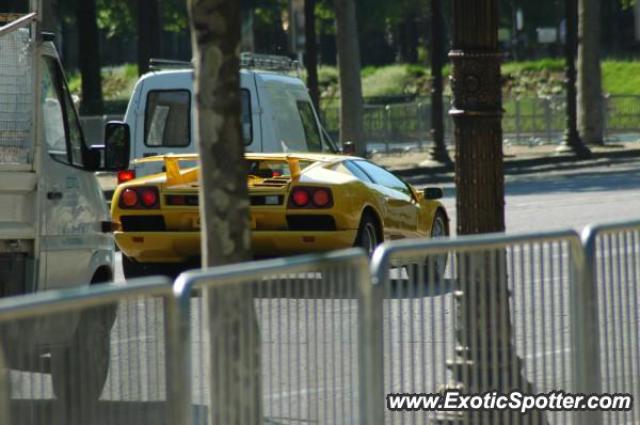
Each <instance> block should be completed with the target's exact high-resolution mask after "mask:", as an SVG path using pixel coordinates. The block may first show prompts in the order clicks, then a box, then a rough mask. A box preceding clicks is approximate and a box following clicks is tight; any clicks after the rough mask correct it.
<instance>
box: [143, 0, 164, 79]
mask: <svg viewBox="0 0 640 425" xmlns="http://www.w3.org/2000/svg"><path fill="white" fill-rule="evenodd" d="M137 5H138V10H137V20H138V74H139V75H142V74H144V73H146V72H148V71H149V59H151V58H154V57H155V58H158V57H161V56H162V16H161V13H160V2H159V0H137Z"/></svg>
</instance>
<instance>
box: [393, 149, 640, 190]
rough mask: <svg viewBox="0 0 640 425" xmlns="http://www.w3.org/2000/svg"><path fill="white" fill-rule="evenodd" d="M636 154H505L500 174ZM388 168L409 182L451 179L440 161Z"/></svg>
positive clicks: (585, 164) (585, 165) (560, 167)
mask: <svg viewBox="0 0 640 425" xmlns="http://www.w3.org/2000/svg"><path fill="white" fill-rule="evenodd" d="M636 158H640V149H629V150H616V151H612V152H596V153H593V154H592V156H591V158H589V159H577V158H575V157H574V156H571V155H551V156H540V157H534V158H523V159H517V158H505V161H504V174H505V175H522V174H531V173H539V172H545V171H559V170H575V169H581V168H589V167H593V166H596V165H607V164H613V163H618V162H621V161H624V160H628V159H636ZM391 171H393V173H394V174H396V175H398V176H400V177H402V178H404V179H406V180H407V181H409V182H410V183H412V184H420V183H442V182H452V181H453V179H454V169H453V167H447V166H444V165H436V166H433V167H416V168H406V169H401V170H393V169H391Z"/></svg>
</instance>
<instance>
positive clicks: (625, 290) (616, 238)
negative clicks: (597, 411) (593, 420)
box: [583, 221, 640, 424]
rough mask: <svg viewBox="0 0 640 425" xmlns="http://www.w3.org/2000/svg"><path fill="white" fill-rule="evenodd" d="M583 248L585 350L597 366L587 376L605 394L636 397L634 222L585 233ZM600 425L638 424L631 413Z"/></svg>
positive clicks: (638, 259) (637, 239) (638, 251)
mask: <svg viewBox="0 0 640 425" xmlns="http://www.w3.org/2000/svg"><path fill="white" fill-rule="evenodd" d="M583 243H584V246H585V249H586V252H587V253H588V255H589V256H590V260H591V261H590V265H591V272H592V273H593V283H594V288H593V291H594V294H593V298H592V299H591V303H592V304H591V307H590V309H591V310H592V312H591V314H593V315H594V317H595V318H597V319H596V320H593V321H592V325H593V326H594V327H595V328H594V329H590V330H589V332H590V333H591V335H592V348H590V349H591V350H593V351H595V352H597V353H599V354H600V357H601V358H600V362H599V364H596V365H595V367H593V368H592V372H591V374H590V376H591V377H592V379H593V380H596V381H598V383H601V384H600V386H601V391H603V392H606V393H625V394H631V395H632V396H633V398H634V400H638V399H639V397H640V317H639V311H638V306H639V305H640V285H639V284H640V221H631V222H626V223H614V224H606V225H598V226H593V227H588V228H587V229H585V231H584V233H583ZM602 420H603V423H606V424H623V423H638V422H640V413H638V409H637V408H635V407H634V408H633V409H632V410H629V411H617V412H604V413H603V418H602Z"/></svg>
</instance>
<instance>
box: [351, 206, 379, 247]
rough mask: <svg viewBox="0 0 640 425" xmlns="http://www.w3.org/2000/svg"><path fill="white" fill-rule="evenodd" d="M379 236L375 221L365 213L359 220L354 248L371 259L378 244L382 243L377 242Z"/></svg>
mask: <svg viewBox="0 0 640 425" xmlns="http://www.w3.org/2000/svg"><path fill="white" fill-rule="evenodd" d="M379 234H380V229H378V224H377V222H376V220H375V219H374V218H373V217H371V214H368V213H365V214H364V215H363V216H362V219H361V220H360V226H358V234H357V236H356V241H355V243H354V246H356V247H360V248H362V249H364V251H365V252H366V253H367V255H368V256H369V257H371V256H372V255H373V251H375V249H376V247H377V246H378V244H380V242H382V241H381V240H379V237H378V235H379Z"/></svg>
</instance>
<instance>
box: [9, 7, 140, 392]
mask: <svg viewBox="0 0 640 425" xmlns="http://www.w3.org/2000/svg"><path fill="white" fill-rule="evenodd" d="M38 26H39V23H38V16H37V13H35V12H34V13H30V14H28V15H24V16H17V15H8V16H2V15H0V52H1V53H0V54H1V56H2V60H1V61H0V298H6V297H13V296H20V295H24V294H29V293H35V292H40V291H45V290H53V289H63V288H74V287H80V286H88V285H90V284H98V283H101V282H107V281H110V280H111V279H112V277H113V271H114V266H113V264H114V251H115V250H114V241H113V236H112V234H111V233H110V232H111V228H110V216H109V211H108V210H107V206H106V205H105V203H104V200H103V198H102V194H101V191H100V187H99V185H98V181H97V180H96V176H95V172H96V171H101V170H102V171H117V170H120V169H122V168H123V167H124V166H126V165H127V164H128V162H129V130H128V126H127V125H126V124H124V123H109V124H107V127H106V131H105V133H106V140H105V143H104V145H100V146H88V145H87V144H86V143H85V139H84V136H83V133H82V129H81V127H80V124H79V119H78V113H77V111H76V108H75V105H74V104H73V102H72V98H71V96H70V94H69V90H68V87H67V83H66V80H65V75H64V71H63V69H62V66H61V64H60V60H59V57H58V54H57V52H56V48H55V46H54V44H53V43H52V36H51V35H47V34H42V33H40V32H39V31H38ZM63 319H64V320H62V319H61V320H56V319H49V320H44V319H43V320H33V321H26V322H17V323H15V324H11V326H2V328H1V329H0V346H4V347H11V350H7V351H6V352H5V356H6V357H7V361H8V362H9V364H10V365H11V366H12V367H17V368H24V367H25V365H26V364H37V363H38V362H36V361H35V360H34V359H37V358H39V357H41V356H49V357H50V358H51V365H52V366H51V373H52V377H53V383H54V388H57V391H58V395H61V394H60V393H66V392H67V391H68V390H69V391H77V390H73V389H71V387H72V386H73V385H74V384H77V382H72V381H73V380H74V379H76V378H77V379H80V378H79V377H80V376H82V373H89V375H88V376H93V373H94V372H95V370H93V371H87V370H79V369H74V371H69V370H68V367H67V366H68V362H67V359H66V357H68V355H69V353H70V352H71V351H73V350H74V349H75V348H77V347H74V344H76V345H77V343H78V335H79V334H82V335H87V334H90V333H96V332H97V328H96V326H98V327H102V328H103V329H104V328H108V329H110V327H111V325H112V324H113V321H114V319H115V310H113V311H110V312H108V313H105V314H104V315H102V316H101V318H100V320H90V319H88V318H85V319H87V320H83V319H82V317H81V315H79V314H76V315H73V314H69V315H65V317H64V318H63ZM102 334H105V333H104V332H103V333H102ZM108 334H109V333H108V332H106V335H107V338H108ZM94 342H95V343H96V353H97V352H101V353H100V354H99V355H101V356H103V357H104V356H105V355H106V356H108V339H107V341H106V342H105V341H100V342H96V341H94ZM54 347H55V349H54ZM101 347H102V351H101V350H100V348H101ZM104 350H107V351H106V353H105V352H104ZM54 351H55V352H56V354H54ZM25 353H29V356H31V359H29V361H26V360H25V355H26V354H25ZM107 358H108V357H107ZM85 363H86V362H85ZM64 364H67V366H63V365H64ZM107 367H108V362H107ZM80 369H81V368H80ZM74 377H75V378H74ZM105 377H106V375H105ZM89 386H90V387H91V385H89ZM97 387H99V388H100V389H101V388H102V384H101V383H98V384H97V385H96V387H95V388H97ZM89 392H91V391H89ZM67 395H68V394H67Z"/></svg>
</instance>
